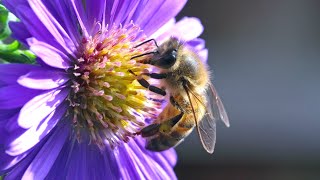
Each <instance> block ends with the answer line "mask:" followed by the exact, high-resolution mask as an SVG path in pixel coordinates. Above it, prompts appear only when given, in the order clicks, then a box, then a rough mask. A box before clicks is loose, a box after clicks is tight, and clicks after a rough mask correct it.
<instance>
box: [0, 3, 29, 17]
mask: <svg viewBox="0 0 320 180" xmlns="http://www.w3.org/2000/svg"><path fill="white" fill-rule="evenodd" d="M2 3H3V5H4V6H6V8H7V9H8V10H9V11H10V12H12V13H13V14H15V15H17V12H16V7H17V5H18V4H19V5H24V6H28V2H26V1H25V0H2Z"/></svg>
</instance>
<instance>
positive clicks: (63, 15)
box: [50, 0, 81, 46]
mask: <svg viewBox="0 0 320 180" xmlns="http://www.w3.org/2000/svg"><path fill="white" fill-rule="evenodd" d="M50 3H51V5H52V7H53V8H54V9H55V11H56V16H55V17H57V16H59V17H60V22H61V25H62V26H64V29H65V30H66V31H67V32H68V35H69V36H70V38H71V39H72V40H73V43H74V44H75V45H77V46H79V45H78V44H79V42H80V41H81V34H80V31H79V29H78V24H77V23H78V21H77V18H76V15H75V14H74V11H72V8H70V7H69V6H70V4H67V3H70V2H69V1H68V2H66V1H61V0H52V1H50Z"/></svg>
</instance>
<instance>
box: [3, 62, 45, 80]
mask: <svg viewBox="0 0 320 180" xmlns="http://www.w3.org/2000/svg"><path fill="white" fill-rule="evenodd" d="M41 68H42V67H40V66H37V65H27V64H0V83H4V84H17V80H18V78H19V77H20V76H22V75H24V74H27V73H29V72H31V71H34V70H38V69H41Z"/></svg>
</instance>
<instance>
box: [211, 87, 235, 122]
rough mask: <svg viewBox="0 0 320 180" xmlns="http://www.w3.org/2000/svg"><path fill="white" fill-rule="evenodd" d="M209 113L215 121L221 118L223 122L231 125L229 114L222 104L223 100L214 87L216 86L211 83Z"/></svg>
mask: <svg viewBox="0 0 320 180" xmlns="http://www.w3.org/2000/svg"><path fill="white" fill-rule="evenodd" d="M206 107H207V113H208V114H209V116H210V118H211V119H214V120H215V121H217V120H219V119H221V120H222V122H223V123H224V124H225V125H226V126H227V127H229V126H230V122H229V118H228V115H227V112H226V110H225V108H224V105H223V104H222V101H221V99H220V97H219V95H218V93H217V91H216V89H215V88H214V86H213V85H212V84H211V83H210V85H209V90H208V92H207V104H206Z"/></svg>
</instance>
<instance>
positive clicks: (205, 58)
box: [198, 49, 208, 62]
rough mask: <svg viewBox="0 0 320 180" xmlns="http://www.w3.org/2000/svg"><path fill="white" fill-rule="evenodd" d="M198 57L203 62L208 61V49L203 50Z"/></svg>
mask: <svg viewBox="0 0 320 180" xmlns="http://www.w3.org/2000/svg"><path fill="white" fill-rule="evenodd" d="M198 55H199V56H200V58H201V59H202V60H203V62H207V61H208V49H203V50H201V51H200V52H198Z"/></svg>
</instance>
